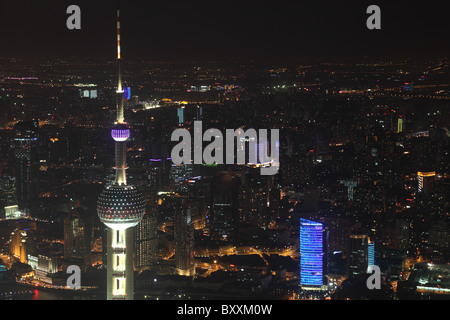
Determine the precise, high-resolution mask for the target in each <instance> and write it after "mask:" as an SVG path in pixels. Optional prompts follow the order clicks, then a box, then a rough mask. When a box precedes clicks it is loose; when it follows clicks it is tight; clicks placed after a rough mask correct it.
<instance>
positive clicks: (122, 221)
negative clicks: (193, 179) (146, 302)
mask: <svg viewBox="0 0 450 320" xmlns="http://www.w3.org/2000/svg"><path fill="white" fill-rule="evenodd" d="M119 17H120V12H119V10H117V61H118V65H119V76H118V85H117V91H116V94H117V122H116V126H115V127H114V128H113V129H112V130H111V136H112V138H113V139H114V141H115V167H114V169H115V170H116V177H115V181H114V183H113V184H112V185H110V186H107V187H106V188H105V190H103V192H102V193H101V194H100V196H99V198H98V202H97V213H98V216H99V218H100V221H101V222H103V223H104V224H105V225H106V226H107V227H108V229H107V235H106V260H107V261H106V267H107V299H108V300H132V299H133V296H134V284H133V283H134V280H133V276H134V272H133V271H134V270H133V249H134V248H133V247H134V246H133V244H134V241H133V230H132V229H131V228H132V227H134V226H136V225H137V224H138V223H139V222H140V221H141V219H142V217H143V216H144V213H145V201H144V197H143V195H142V194H141V193H140V192H139V191H138V190H137V189H136V188H135V187H133V186H131V185H127V177H126V169H127V140H128V138H129V137H130V130H129V129H128V127H127V125H126V124H125V122H124V112H123V90H122V77H121V68H120V62H121V56H120V19H119Z"/></svg>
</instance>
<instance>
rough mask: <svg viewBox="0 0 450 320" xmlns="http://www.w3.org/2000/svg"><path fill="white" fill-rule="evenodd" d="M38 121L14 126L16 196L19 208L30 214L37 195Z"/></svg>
mask: <svg viewBox="0 0 450 320" xmlns="http://www.w3.org/2000/svg"><path fill="white" fill-rule="evenodd" d="M38 130H39V122H38V121H24V122H19V123H17V124H16V125H15V126H14V158H15V175H16V196H17V203H18V205H19V209H20V210H21V211H23V212H24V213H27V214H30V212H31V211H32V210H33V208H34V207H35V203H36V201H37V199H38V195H39V181H38V179H39V150H38V146H39V143H38V138H39V135H38Z"/></svg>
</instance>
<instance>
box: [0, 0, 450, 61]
mask: <svg viewBox="0 0 450 320" xmlns="http://www.w3.org/2000/svg"><path fill="white" fill-rule="evenodd" d="M446 2H447V1H436V0H430V1H420V2H413V1H403V0H391V1H378V0H371V1H367V0H359V1H357V0H356V1H348V0H344V1H323V0H316V1H299V0H297V1H293V0H289V1H285V0H277V1H249V0H241V1H235V0H229V1H194V0H192V1H183V2H178V1H170V0H168V1H153V0H152V1H150V0H147V1H137V0H126V1H124V0H123V1H122V3H121V21H122V52H123V55H124V58H127V59H133V58H150V59H163V60H164V59H172V58H173V59H207V60H221V59H234V58H251V59H273V60H278V61H283V60H288V59H296V58H308V57H318V58H321V57H327V58H328V57H334V56H336V57H349V56H350V57H357V56H361V55H375V56H393V55H396V56H400V57H402V56H404V57H409V56H413V55H422V54H434V55H443V54H448V52H449V51H450V50H449V48H450V43H449V41H448V35H449V34H450V19H449V18H448V15H449V12H448V11H447V10H445V8H446ZM211 3H213V5H212V4H211ZM71 4H76V5H78V6H80V8H81V27H82V30H73V31H70V30H68V29H67V28H66V20H67V18H68V17H69V15H68V14H66V8H67V7H68V6H69V5H71ZM371 4H376V5H378V6H380V8H381V24H382V29H381V30H368V29H367V28H366V20H367V18H368V16H369V15H368V14H366V8H367V7H368V6H369V5H371ZM116 7H117V0H114V1H112V0H71V1H65V0H43V1H36V0H14V1H6V0H0V26H1V30H2V31H1V42H2V45H1V46H0V56H3V57H29V56H35V57H46V56H47V57H49V58H53V57H59V58H65V57H70V56H78V57H80V56H84V57H105V58H111V59H114V57H115V43H116V40H115V37H116V34H115V33H116V30H115V8H116Z"/></svg>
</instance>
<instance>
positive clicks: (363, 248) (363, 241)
mask: <svg viewBox="0 0 450 320" xmlns="http://www.w3.org/2000/svg"><path fill="white" fill-rule="evenodd" d="M348 246H349V248H348V257H347V275H348V277H357V276H358V275H361V274H365V273H366V271H367V267H368V266H369V237H368V236H367V235H365V234H351V235H350V236H349V240H348Z"/></svg>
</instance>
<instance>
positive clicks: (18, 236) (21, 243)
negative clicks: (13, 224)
mask: <svg viewBox="0 0 450 320" xmlns="http://www.w3.org/2000/svg"><path fill="white" fill-rule="evenodd" d="M27 240H28V234H27V231H26V230H20V229H16V230H14V231H13V232H11V238H10V241H9V253H10V254H11V255H12V256H14V257H16V258H18V259H19V260H20V262H22V263H27V255H28V252H27V251H28V250H27V249H28V244H27Z"/></svg>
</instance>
